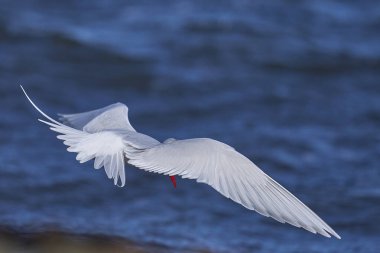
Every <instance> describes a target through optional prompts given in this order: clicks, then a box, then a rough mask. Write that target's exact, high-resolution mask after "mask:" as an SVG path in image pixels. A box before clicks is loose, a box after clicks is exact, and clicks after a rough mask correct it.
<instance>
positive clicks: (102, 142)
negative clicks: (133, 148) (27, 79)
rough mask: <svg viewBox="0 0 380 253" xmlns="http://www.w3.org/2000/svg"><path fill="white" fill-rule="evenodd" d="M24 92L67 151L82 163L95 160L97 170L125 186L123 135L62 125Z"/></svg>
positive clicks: (115, 182) (124, 146) (116, 183)
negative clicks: (91, 131)
mask: <svg viewBox="0 0 380 253" xmlns="http://www.w3.org/2000/svg"><path fill="white" fill-rule="evenodd" d="M21 88H22V87H21ZM22 90H23V91H24V94H25V96H26V97H27V98H28V100H29V102H30V103H31V104H32V105H33V106H34V108H35V109H36V110H37V111H38V112H40V113H41V114H42V115H43V116H44V117H45V118H46V119H47V120H48V121H45V120H41V119H39V121H41V122H43V123H45V124H47V125H49V126H50V129H51V130H53V131H55V132H57V133H59V134H60V135H58V136H57V138H58V139H61V140H63V141H64V142H63V143H64V144H65V145H67V146H69V147H68V148H67V151H69V152H76V153H78V155H77V157H76V159H77V160H78V161H79V162H80V163H84V162H87V161H89V160H91V159H93V158H95V163H94V167H95V169H100V168H101V167H104V169H105V171H106V173H107V176H108V178H110V179H111V178H113V180H114V184H115V185H118V181H119V179H120V182H121V184H120V185H119V186H121V187H122V186H124V185H125V171H124V151H125V150H126V149H127V147H126V145H125V144H124V139H123V136H122V135H120V134H118V132H117V131H110V130H107V131H101V132H94V133H90V132H85V131H82V130H78V129H74V128H72V127H69V126H66V125H64V124H61V123H59V122H58V121H56V120H54V119H52V118H51V117H49V116H48V115H46V114H45V113H44V112H43V111H42V110H41V109H39V108H38V107H37V106H36V105H35V104H34V103H33V101H32V100H31V99H30V98H29V96H28V95H27V94H26V92H25V90H24V89H23V88H22Z"/></svg>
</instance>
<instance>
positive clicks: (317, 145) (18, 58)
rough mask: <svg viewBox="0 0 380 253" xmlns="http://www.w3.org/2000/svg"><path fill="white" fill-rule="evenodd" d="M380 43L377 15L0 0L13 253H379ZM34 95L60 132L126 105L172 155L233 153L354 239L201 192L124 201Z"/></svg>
mask: <svg viewBox="0 0 380 253" xmlns="http://www.w3.org/2000/svg"><path fill="white" fill-rule="evenodd" d="M379 31H380V4H379V2H378V1H334V0H330V1H327V0H319V1H306V0H282V1H264V0H258V1H246V0H235V1H232V0H230V1H227V0H226V1H223V0H218V1H214V0H209V1H178V0H161V1H142V0H140V1H125V0H116V1H106V0H92V1H85V0H82V1H74V0H67V1H38V0H33V1H14V0H0V98H1V99H0V108H1V109H0V115H1V119H0V164H1V165H0V231H1V234H2V235H3V236H2V237H1V238H2V239H1V240H0V252H37V253H40V252H82V250H83V252H85V251H86V250H88V251H89V252H161V251H162V252H380V248H379V245H378V242H376V240H375V238H378V236H379V232H380V228H379V224H380V205H379V204H380V186H379V183H380V171H379V155H380V144H379V140H380V132H379V126H380V33H379ZM19 84H22V85H23V86H24V87H25V89H26V90H27V91H28V92H29V94H30V96H31V97H32V98H33V99H34V100H35V102H36V103H37V104H38V105H39V106H40V107H41V108H42V109H43V110H45V111H46V112H47V113H48V114H50V115H54V116H55V113H58V112H60V113H75V112H81V111H87V110H92V109H95V108H99V107H103V106H106V105H108V104H111V103H114V102H117V101H119V102H123V103H125V104H127V105H128V106H129V109H130V120H131V122H132V125H133V126H134V127H135V128H136V129H137V130H138V131H139V132H142V133H145V134H148V135H151V136H153V137H155V138H157V139H158V140H160V141H163V140H165V139H166V138H169V137H174V138H177V139H181V138H193V137H210V138H214V139H218V140H220V141H223V142H225V143H227V144H229V145H231V146H233V147H235V148H236V149H237V150H238V151H240V152H241V153H243V154H244V155H246V156H247V157H248V158H250V159H251V160H253V161H254V162H255V163H256V164H257V165H258V166H259V167H261V168H262V169H263V170H264V171H265V172H266V173H268V174H269V175H270V176H272V177H273V178H274V179H276V180H277V181H278V182H280V183H281V184H282V185H284V186H285V187H286V188H287V189H289V190H290V191H291V192H292V193H294V194H295V195H296V196H298V197H299V198H300V199H301V200H302V201H304V202H305V203H306V204H307V205H308V206H310V207H311V208H312V209H313V210H314V211H315V212H316V213H317V214H319V215H320V216H321V217H322V218H323V219H325V220H326V222H327V223H329V224H330V225H331V226H332V227H333V228H334V229H335V230H336V231H337V232H338V233H339V234H340V235H341V236H342V240H336V239H326V238H323V237H321V236H316V235H313V234H311V233H309V232H306V231H304V230H301V229H297V228H294V227H292V226H290V225H283V224H280V223H278V222H276V221H273V220H271V219H269V218H265V217H262V216H260V215H258V214H257V213H255V212H252V211H249V210H246V209H244V208H243V207H241V206H240V205H238V204H236V203H234V202H232V201H230V200H227V199H225V198H224V197H222V196H221V195H220V194H218V193H217V192H216V191H214V190H213V189H212V188H211V187H208V186H206V185H204V184H197V183H196V182H195V181H190V180H181V179H177V189H174V188H173V186H172V184H171V182H170V179H169V178H168V177H164V176H160V175H156V174H150V173H145V172H143V171H140V170H138V169H136V168H133V167H127V169H126V175H127V184H126V187H125V188H122V189H120V188H117V187H115V186H114V185H113V183H112V181H110V180H108V179H107V178H106V175H105V172H104V171H103V170H97V171H95V170H94V169H93V163H92V162H87V163H86V164H82V165H80V164H79V163H77V162H76V160H75V155H74V154H72V153H68V152H66V150H65V146H64V145H63V144H62V143H61V142H60V141H58V140H57V139H56V136H55V134H54V133H53V132H51V131H50V130H49V129H48V128H47V127H46V126H44V125H42V124H40V123H39V122H37V120H36V119H37V117H38V116H39V115H38V114H37V113H36V111H35V110H34V109H33V108H32V107H31V105H30V104H29V103H28V102H27V100H26V99H25V97H24V96H23V94H22V92H21V89H20V88H19ZM61 233H63V234H64V235H63V236H62V234H61ZM76 235H81V236H79V237H77V236H76ZM93 236H96V239H95V240H94V239H93ZM52 237H53V239H52ZM72 237H74V239H72ZM54 238H55V239H54ZM57 238H58V239H57ZM67 238H71V239H67ZM91 238H92V239H91ZM112 238H118V239H117V241H118V242H117V245H118V246H115V244H114V243H113V241H114V239H112ZM115 240H116V239H115ZM73 241H74V242H73ZM94 241H95V242H96V243H98V244H96V245H99V244H100V245H108V244H109V245H111V246H110V247H109V248H107V247H105V249H104V251H101V250H103V249H102V247H98V246H96V247H94ZM102 241H104V242H105V244H102ZM52 242H54V243H52ZM106 242H107V243H106ZM83 244H85V246H83ZM120 244H121V246H120ZM46 245H48V246H46ZM49 245H50V246H49ZM68 245H71V246H72V247H73V248H70V247H71V246H70V247H69V246H68ZM78 245H79V246H78ZM125 245H130V247H131V248H127V246H125ZM131 245H132V246H131ZM133 245H135V246H136V247H137V248H135V247H134V246H133ZM119 246H120V248H117V247H119ZM49 247H52V248H49ZM65 247H69V249H67V248H65ZM81 247H82V248H81ZM115 247H116V248H115ZM47 248H48V249H47ZM75 248H76V250H75ZM44 250H45V251H44ZM59 250H61V251H59ZM139 250H141V251H139Z"/></svg>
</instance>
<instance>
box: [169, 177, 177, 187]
mask: <svg viewBox="0 0 380 253" xmlns="http://www.w3.org/2000/svg"><path fill="white" fill-rule="evenodd" d="M170 180H172V183H173V186H174V188H176V187H177V183H176V181H175V176H170Z"/></svg>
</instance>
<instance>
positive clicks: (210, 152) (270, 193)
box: [21, 86, 341, 239]
mask: <svg viewBox="0 0 380 253" xmlns="http://www.w3.org/2000/svg"><path fill="white" fill-rule="evenodd" d="M21 89H22V91H23V92H24V94H25V96H26V98H27V99H28V100H29V102H30V103H31V104H32V105H33V107H34V108H35V109H36V110H37V111H38V112H39V113H40V114H41V115H42V116H43V117H44V118H45V119H38V120H39V121H40V122H43V123H45V124H46V125H48V126H50V129H51V130H53V131H55V132H57V133H58V134H59V135H58V136H57V138H58V139H60V140H63V143H64V144H65V145H67V146H68V148H67V151H69V152H75V153H77V156H76V159H77V160H78V161H79V162H80V163H84V162H87V161H89V160H92V159H94V160H95V161H94V168H95V169H100V168H102V167H103V168H104V170H105V172H106V174H107V176H108V178H109V179H113V181H114V184H115V185H118V186H121V187H123V186H124V185H125V170H124V168H125V165H126V164H130V165H133V166H135V167H137V168H140V169H143V170H145V171H149V172H154V173H160V174H163V175H168V176H170V178H171V180H172V182H173V184H174V186H176V181H175V178H174V176H181V177H182V178H189V179H195V180H196V181H197V182H200V183H206V184H208V185H210V186H211V187H213V188H214V189H215V190H217V191H218V192H219V193H221V194H222V195H223V196H225V197H226V198H230V199H231V200H233V201H235V202H237V203H239V204H241V205H243V206H244V207H246V208H248V209H250V210H254V211H256V212H258V213H260V214H262V215H264V216H267V217H272V218H273V219H275V220H277V221H279V222H281V223H289V224H291V225H293V226H296V227H302V228H304V229H306V230H308V231H310V232H312V233H314V234H315V233H319V234H321V235H323V236H325V237H331V235H333V236H335V237H336V238H338V239H340V238H341V237H340V236H339V235H338V234H337V233H336V232H335V231H334V230H333V229H332V228H331V227H330V226H329V225H327V224H326V223H325V222H324V221H323V220H322V219H321V218H320V217H319V216H318V215H317V214H315V213H314V212H313V211H312V210H311V209H310V208H308V207H307V206H306V205H305V204H304V203H302V202H301V201H300V200H299V199H298V198H296V197H295V196H294V195H293V194H291V193H290V192H289V191H288V190H286V189H285V188H284V187H283V186H281V185H280V184H279V183H277V182H276V181H275V180H273V179H272V178H271V177H269V176H268V175H267V174H265V173H264V172H263V171H262V170H261V169H260V168H258V167H257V166H256V165H255V164H254V163H253V162H252V161H250V160H249V159H248V158H247V157H245V156H244V155H242V154H240V153H239V152H237V151H236V150H235V149H234V148H232V147H230V146H229V145H227V144H225V143H222V142H219V141H216V140H213V139H209V138H195V139H185V140H176V139H174V138H170V139H167V140H166V141H164V142H162V143H161V142H159V141H157V140H156V139H154V138H152V137H150V136H148V135H145V134H142V133H139V132H137V131H136V130H135V129H134V128H133V127H132V125H131V124H130V122H129V119H128V107H127V106H126V105H124V104H122V103H115V104H112V105H109V106H106V107H104V108H100V109H97V110H93V111H89V112H83V113H76V114H60V121H61V122H58V121H56V120H54V119H53V118H51V117H49V116H48V115H47V114H45V113H44V112H43V111H42V110H41V109H40V108H38V107H37V106H36V105H35V103H34V102H33V101H32V100H31V99H30V98H29V96H28V94H27V93H26V92H25V90H24V88H23V87H22V86H21ZM119 181H120V183H119Z"/></svg>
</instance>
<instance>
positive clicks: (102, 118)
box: [59, 103, 136, 133]
mask: <svg viewBox="0 0 380 253" xmlns="http://www.w3.org/2000/svg"><path fill="white" fill-rule="evenodd" d="M59 116H60V118H59V119H60V120H61V121H62V122H63V123H64V124H66V125H70V126H72V127H74V128H76V129H79V130H83V131H85V132H88V133H96V132H99V131H103V130H115V129H119V130H120V129H124V130H129V131H134V132H136V130H135V129H134V128H133V127H132V125H131V123H130V122H129V119H128V107H127V106H126V105H125V104H122V103H115V104H112V105H109V106H106V107H103V108H100V109H97V110H93V111H89V112H82V113H75V114H59Z"/></svg>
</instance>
